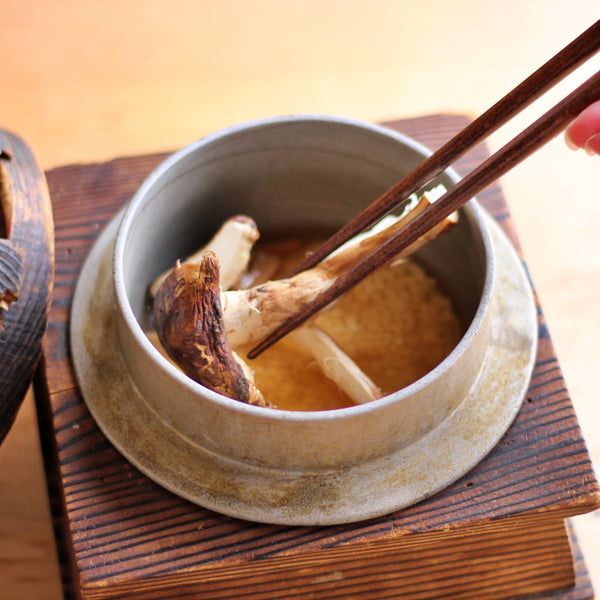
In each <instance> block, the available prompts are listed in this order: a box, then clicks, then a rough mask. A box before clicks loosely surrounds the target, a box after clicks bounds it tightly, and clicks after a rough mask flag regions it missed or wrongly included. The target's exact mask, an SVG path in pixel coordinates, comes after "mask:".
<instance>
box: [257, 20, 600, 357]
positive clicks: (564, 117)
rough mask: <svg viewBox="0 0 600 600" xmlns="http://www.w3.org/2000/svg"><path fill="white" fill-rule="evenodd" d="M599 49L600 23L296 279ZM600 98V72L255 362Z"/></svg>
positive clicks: (312, 307)
mask: <svg viewBox="0 0 600 600" xmlns="http://www.w3.org/2000/svg"><path fill="white" fill-rule="evenodd" d="M599 49H600V21H597V22H596V23H595V24H594V25H592V26H591V27H590V28H589V29H587V30H586V31H585V32H584V33H582V34H581V35H580V36H579V37H577V38H576V39H575V40H573V41H572V42H571V43H570V44H569V45H568V46H566V47H565V48H563V49H562V50H561V51H560V52H559V53H558V54H556V55H555V56H554V57H552V58H551V59H550V60H549V61H548V62H547V63H545V64H544V65H543V66H542V67H540V68H539V69H538V70H537V71H535V72H534V73H532V74H531V75H530V76H529V77H527V79H525V80H524V81H523V82H522V83H520V84H519V85H518V86H517V87H516V88H514V89H513V90H512V91H510V92H509V93H508V94H507V95H506V96H504V97H503V98H502V99H501V100H499V101H498V102H497V103H496V104H494V105H493V106H492V107H491V108H489V109H488V110H487V111H486V112H485V113H483V114H482V115H481V116H480V117H478V118H477V119H476V120H475V121H473V122H472V123H470V124H469V125H468V126H467V127H465V128H464V129H463V130H462V131H461V132H460V133H458V134H457V135H456V136H454V137H453V138H452V139H451V140H450V141H448V142H447V143H446V144H444V145H443V146H442V147H441V148H440V149H439V150H438V151H437V152H435V153H434V154H432V155H431V156H429V157H428V158H427V159H426V160H424V161H423V162H422V163H421V164H420V165H419V166H418V167H417V168H416V169H414V170H413V171H412V172H410V173H409V174H408V175H406V176H405V177H404V178H403V179H402V180H400V181H399V182H398V183H396V184H395V185H394V186H392V187H391V188H390V189H389V190H387V191H386V192H385V193H384V194H383V195H382V196H380V197H379V198H378V199H377V200H375V202H373V203H372V204H371V205H370V206H368V207H367V208H366V209H365V210H363V211H362V212H361V213H360V214H359V215H358V216H356V217H355V218H354V219H353V220H352V221H350V222H349V223H348V224H347V225H345V226H344V227H342V229H340V230H339V231H338V232H337V233H335V234H334V235H333V236H332V237H331V238H329V239H328V240H327V241H326V242H325V243H324V244H323V245H322V246H320V247H319V248H318V249H317V250H315V251H314V252H312V253H311V254H310V255H309V256H308V257H307V258H306V259H305V260H304V261H302V262H301V263H300V264H299V265H298V266H297V267H296V268H295V269H294V271H293V272H292V273H291V274H292V275H293V274H295V273H298V272H300V271H303V270H305V269H308V268H311V267H313V266H315V265H316V264H318V263H319V262H320V261H321V260H322V259H323V258H325V257H326V256H327V255H328V254H330V253H331V252H333V251H334V250H335V249H336V248H338V247H339V246H341V245H342V244H343V243H344V242H346V241H348V240H349V239H350V238H352V237H354V236H355V235H357V234H358V233H360V232H361V231H364V230H365V229H367V228H368V227H370V226H371V225H373V224H374V223H375V222H376V221H377V220H379V219H380V218H381V217H383V216H384V215H385V214H386V213H388V212H389V211H390V210H392V209H393V208H395V207H396V206H398V205H400V204H401V203H403V202H405V201H406V199H407V198H408V196H410V195H411V194H412V193H413V192H415V191H416V190H418V189H419V188H421V187H422V186H423V185H424V184H426V183H427V182H428V181H430V180H431V179H432V178H433V177H435V176H436V175H438V174H439V173H441V172H442V171H443V170H444V169H445V168H447V167H448V166H449V165H450V164H451V163H452V162H453V161H455V160H456V159H457V158H459V157H460V156H462V155H463V154H464V153H466V152H467V151H468V150H469V149H470V148H472V147H473V146H475V145H476V144H478V143H479V142H481V141H483V140H484V139H485V138H486V137H488V136H489V135H491V134H492V133H493V132H494V131H496V130H497V129H498V128H500V127H501V126H502V125H504V124H505V123H506V122H507V121H509V120H510V119H511V118H513V117H514V116H515V115H516V114H518V113H519V112H521V111H522V110H523V109H525V108H526V107H527V106H529V105H530V104H531V103H533V102H534V101H535V100H536V99H538V98H539V97H540V96H542V95H543V94H544V93H545V92H546V91H548V90H549V89H550V88H552V87H553V86H554V85H556V84H557V83H558V82H559V81H561V80H562V79H563V78H565V77H566V76H567V75H568V74H569V73H571V72H572V71H573V70H575V69H576V68H577V67H578V66H579V65H581V64H582V63H583V62H584V61H585V60H587V59H588V58H590V57H591V56H592V55H594V54H595V53H596V52H597V51H598V50H599ZM598 99H600V72H598V73H596V74H595V75H593V76H592V77H591V78H590V79H588V80H587V81H586V82H585V83H583V84H582V85H581V86H579V87H578V88H577V89H576V90H575V91H574V92H572V93H571V94H569V95H568V96H567V97H565V98H564V99H563V100H562V101H561V102H559V103H558V104H557V105H556V106H554V107H553V108H552V109H550V110H549V111H548V112H546V113H545V114H544V115H543V116H542V117H540V118H539V119H538V120H537V121H535V122H534V123H533V124H532V125H530V126H529V127H528V128H527V129H525V130H524V131H522V132H521V133H520V134H519V135H517V136H516V137H515V138H514V139H513V140H511V141H510V142H508V143H507V144H506V145H505V146H504V147H503V148H502V149H500V150H499V151H498V152H496V153H495V154H493V155H492V156H491V157H490V158H488V159H487V160H486V161H484V162H483V163H482V164H481V165H479V166H478V167H477V168H475V169H474V170H473V171H472V172H471V173H470V174H468V175H467V176H465V177H464V178H463V179H462V180H461V181H460V182H459V183H457V184H456V185H455V186H454V187H453V188H451V189H450V190H449V191H448V192H446V193H445V194H444V195H443V196H442V197H441V198H439V199H438V200H437V201H436V202H434V203H433V204H432V205H431V206H429V207H427V209H425V210H424V211H423V212H422V213H421V214H420V215H418V216H416V217H415V218H414V219H413V220H412V221H410V222H409V223H408V224H407V225H406V226H405V227H404V228H403V229H401V230H400V231H398V232H397V233H396V234H395V235H394V236H392V237H391V238H390V239H389V240H387V241H386V242H385V243H384V244H383V245H382V246H380V247H379V248H378V249H377V250H375V251H374V252H373V253H371V254H370V255H369V256H368V257H367V258H365V259H363V260H362V261H361V262H359V263H358V264H356V265H354V266H353V267H352V268H351V269H350V270H349V271H348V272H346V273H345V274H344V275H342V276H341V277H339V278H338V279H337V280H336V281H335V282H334V283H333V284H332V285H331V286H330V287H329V288H328V289H327V290H326V291H325V292H323V293H322V294H320V295H319V296H317V297H316V298H315V299H314V300H312V301H311V302H310V303H308V304H307V305H305V306H304V308H302V309H301V310H300V311H299V312H298V313H296V314H295V315H293V316H292V317H290V318H289V319H288V320H287V321H285V322H284V323H283V324H282V325H280V326H279V327H278V328H276V329H275V330H274V331H273V332H272V333H271V334H270V335H269V336H268V337H266V338H265V339H264V340H263V341H262V342H261V343H260V344H258V345H257V346H256V347H255V348H253V349H252V350H251V351H250V352H249V353H248V358H255V357H256V356H258V355H259V354H260V353H261V352H263V351H264V350H266V349H267V348H269V347H270V346H271V345H272V344H274V343H275V342H276V341H278V340H279V339H281V338H282V337H283V336H285V335H286V334H287V333H289V332H290V331H292V330H293V329H295V328H296V327H298V326H299V325H301V324H302V323H304V322H305V321H306V320H308V319H309V318H310V317H312V316H313V315H314V314H316V313H317V312H318V311H319V310H321V309H322V308H324V307H325V306H327V305H328V304H330V303H331V302H333V301H334V300H336V299H337V298H338V297H340V296H341V295H342V294H343V293H345V292H346V291H348V290H349V289H350V288H351V287H353V286H354V285H356V284H357V283H358V282H360V281H362V280H363V279H364V278H365V277H366V276H367V275H369V274H370V273H372V272H373V271H374V270H375V269H377V268H378V267H380V266H381V265H383V264H385V263H386V262H388V261H389V260H390V259H391V258H393V257H394V256H395V255H396V254H398V253H399V252H401V251H402V250H404V249H405V248H407V247H408V246H409V245H410V244H412V243H413V242H414V241H416V240H417V239H418V238H419V237H421V236H422V235H423V234H424V233H426V232H427V231H428V230H429V229H431V228H432V227H434V226H435V225H437V224H438V223H440V222H441V221H442V220H443V219H445V218H446V217H447V216H449V215H450V214H452V213H453V212H454V211H455V210H457V209H458V208H459V207H460V206H462V205H463V204H464V203H465V202H466V201H467V200H469V199H470V198H472V197H473V196H475V195H476V194H478V193H479V192H480V191H481V190H483V189H484V188H486V187H487V186H488V185H490V184H491V183H493V182H494V181H495V180H496V179H498V178H499V177H501V176H502V175H504V174H505V173H507V172H508V171H510V170H511V169H512V168H513V167H515V166H516V165H517V164H519V163H520V162H522V161H523V160H524V159H525V158H527V157H528V156H530V155H531V154H533V153H534V152H535V151H536V150H538V149H539V148H541V147H542V146H543V145H544V144H546V143H547V142H548V141H550V140H551V139H552V138H554V137H555V136H557V135H558V134H559V133H560V132H561V131H562V130H563V129H565V128H566V127H567V125H568V124H569V123H570V122H571V121H572V120H573V119H574V118H575V117H576V116H577V115H578V114H579V113H580V112H582V111H583V110H584V109H585V108H586V107H587V106H589V105H590V104H592V103H593V102H595V101H596V100H598Z"/></svg>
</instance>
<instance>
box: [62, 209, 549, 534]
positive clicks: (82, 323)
mask: <svg viewBox="0 0 600 600" xmlns="http://www.w3.org/2000/svg"><path fill="white" fill-rule="evenodd" d="M120 217H121V215H117V217H115V218H114V219H113V220H112V221H111V222H110V223H109V225H108V227H107V228H106V229H105V230H104V231H103V233H102V234H101V235H100V237H99V239H98V241H97V242H96V244H95V246H94V248H93V249H92V252H91V253H90V255H89V256H88V258H87V260H86V262H85V264H84V267H83V269H82V272H81V275H80V278H79V282H78V285H77V289H76V292H75V296H74V300H73V309H72V315H71V348H72V356H73V362H74V367H75V371H76V374H77V378H78V381H79V385H80V389H81V392H82V394H83V398H84V400H85V402H86V404H87V406H88V408H89V410H90V412H91V413H92V416H93V417H94V419H95V420H96V422H97V424H98V426H99V427H100V429H101V430H102V431H103V433H104V434H105V435H106V437H107V438H108V439H109V440H110V441H111V443H112V444H113V445H114V446H115V447H116V448H117V449H118V450H119V451H120V452H121V453H122V454H123V456H124V457H125V458H126V459H127V460H129V461H130V462H131V463H132V464H133V465H135V466H136V467H137V468H139V469H140V470H141V471H142V472H143V473H145V474H146V475H147V476H148V477H150V478H151V479H152V480H154V481H155V482H157V483H158V484H160V485H161V486H163V487H164V488H166V489H168V490H170V491H171V492H173V493H175V494H177V495H179V496H181V497H183V498H186V499H188V500H190V501H192V502H194V503H197V504H199V505H201V506H203V507H205V508H208V509H212V510H215V511H217V512H220V513H223V514H226V515H230V516H233V517H238V518H242V519H247V520H251V521H258V522H264V523H275V524H284V525H331V524H338V523H345V522H352V521H359V520H364V519H369V518H373V517H377V516H380V515H383V514H387V513H390V512H392V511H394V510H398V509H401V508H403V507H406V506H410V505H412V504H414V503H416V502H418V501H420V500H423V499H425V498H427V497H429V496H431V495H432V494H434V493H436V492H438V491H439V490H441V489H443V488H444V487H446V486H448V485H449V484H450V483H452V482H454V481H456V480H457V479H458V478H460V477H461V476H463V475H464V474H465V473H467V472H468V471H469V470H470V469H471V468H472V467H474V466H475V465H476V464H477V463H478V462H479V461H480V460H481V459H482V458H483V457H484V456H485V455H486V454H487V453H488V452H489V451H490V450H491V449H492V448H493V447H494V446H495V445H496V443H497V442H498V441H499V439H500V438H501V437H502V435H503V434H504V433H505V432H506V430H507V429H508V428H509V426H510V424H511V423H512V421H513V419H514V418H515V416H516V415H517V413H518V411H519V408H520V406H521V403H522V401H523V398H524V396H525V394H526V392H527V389H528V386H529V381H530V377H531V373H532V370H533V366H534V363H535V356H536V350H537V315H536V309H535V303H534V299H533V294H532V291H531V287H530V283H529V280H528V278H527V275H526V273H525V270H524V268H523V266H522V264H521V261H520V259H519V257H518V255H517V253H516V252H515V250H514V248H513V246H512V245H511V243H510V242H509V240H508V239H507V238H506V236H505V234H504V232H503V231H502V230H501V229H500V227H499V226H498V225H497V224H496V222H495V221H493V219H492V218H491V217H489V216H486V219H487V221H488V222H489V223H488V224H489V227H490V230H491V234H492V239H493V245H494V251H495V255H496V270H497V280H496V288H495V290H494V294H493V307H492V310H493V315H492V324H491V343H490V344H489V347H488V350H487V352H486V355H485V359H484V363H483V365H482V370H481V372H480V376H479V377H478V379H477V380H476V382H475V384H474V385H473V387H472V388H471V390H470V391H469V393H468V394H467V395H466V396H465V398H464V400H463V401H462V402H461V403H460V405H459V407H458V408H457V409H456V410H455V411H454V412H452V413H451V414H450V415H449V416H448V417H447V418H446V419H445V420H443V421H442V422H441V423H440V425H438V426H437V427H436V428H435V429H433V430H432V431H430V432H429V433H427V434H426V435H424V436H422V437H420V438H418V439H417V440H416V441H414V442H413V443H411V444H409V445H408V446H405V447H403V448H401V449H400V450H398V451H396V452H393V453H391V454H389V455H387V456H383V457H380V458H377V459H372V460H369V461H367V462H365V463H361V464H356V465H351V466H346V467H343V468H335V469H320V470H314V469H313V470H309V471H302V470H284V469H276V468H273V467H261V466H259V465H253V464H246V463H243V462H240V461H233V460H231V459H229V458H227V457H223V456H219V455H216V454H214V453H213V452H210V451H208V450H206V449H205V448H202V447H201V446H199V445H197V444H194V443H191V442H190V441H189V439H188V438H185V437H183V436H182V435H180V434H179V433H178V432H177V431H175V430H174V429H173V428H172V427H170V426H169V425H167V424H166V423H165V422H164V421H163V420H162V419H161V418H160V416H159V415H158V414H157V413H156V412H155V411H154V410H153V409H152V408H150V406H149V405H148V403H147V402H146V401H145V399H144V398H143V397H142V395H141V394H140V393H139V391H138V389H137V387H136V386H135V384H134V382H133V380H132V378H131V376H130V374H129V373H128V370H127V368H126V366H125V363H124V360H123V357H122V356H121V354H120V352H119V341H118V339H117V331H116V319H115V310H114V303H115V299H114V292H113V284H112V256H113V252H112V251H113V245H114V241H115V237H116V232H117V229H118V224H119V222H120Z"/></svg>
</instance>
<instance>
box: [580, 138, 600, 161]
mask: <svg viewBox="0 0 600 600" xmlns="http://www.w3.org/2000/svg"><path fill="white" fill-rule="evenodd" d="M584 149H585V151H586V153H587V154H588V155H590V156H593V155H596V154H600V133H597V134H596V135H593V136H591V137H590V138H588V139H587V140H586V142H585V145H584Z"/></svg>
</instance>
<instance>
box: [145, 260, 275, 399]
mask: <svg viewBox="0 0 600 600" xmlns="http://www.w3.org/2000/svg"><path fill="white" fill-rule="evenodd" d="M154 318H155V322H156V324H157V333H158V338H159V340H160V343H161V344H162V346H163V347H164V348H165V349H166V351H167V352H168V354H169V356H170V357H171V358H172V359H173V360H174V361H175V362H176V363H177V364H178V365H179V366H180V367H181V369H182V370H183V371H184V373H186V374H187V375H188V376H189V377H191V378H192V379H193V380H194V381H197V382H199V383H202V384H203V385H205V386H206V387H208V388H210V389H212V390H214V391H216V392H219V393H220V394H223V395H224V396H227V397H229V398H234V399H236V400H240V401H242V402H247V403H249V404H256V405H259V406H266V405H267V404H266V402H265V400H264V398H263V397H262V394H261V393H260V391H259V390H258V389H257V388H256V386H255V385H254V382H253V381H252V379H251V378H250V377H249V376H248V369H247V368H246V369H245V368H244V366H243V365H242V364H241V362H240V360H239V357H237V356H236V355H235V354H234V353H233V351H232V350H231V346H230V345H229V342H228V340H227V336H226V334H225V328H224V326H223V313H222V310H221V302H220V285H219V260H218V258H217V256H216V254H215V253H214V252H211V251H208V252H205V254H204V256H203V257H202V260H201V261H200V262H196V263H188V264H184V265H180V264H179V263H177V264H176V265H175V268H174V269H173V270H172V271H171V272H170V273H169V275H168V276H167V278H166V279H165V281H164V282H163V284H162V285H161V287H160V288H159V290H158V293H157V294H156V297H155V299H154Z"/></svg>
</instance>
